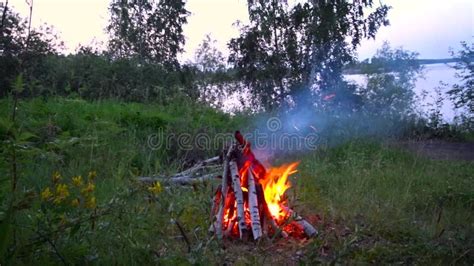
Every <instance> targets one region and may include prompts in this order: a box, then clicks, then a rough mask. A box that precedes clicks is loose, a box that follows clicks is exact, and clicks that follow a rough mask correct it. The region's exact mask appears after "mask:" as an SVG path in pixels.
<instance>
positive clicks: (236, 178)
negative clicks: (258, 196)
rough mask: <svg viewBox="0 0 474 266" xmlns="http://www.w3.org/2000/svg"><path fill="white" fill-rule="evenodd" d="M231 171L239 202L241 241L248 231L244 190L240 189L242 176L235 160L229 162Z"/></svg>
mask: <svg viewBox="0 0 474 266" xmlns="http://www.w3.org/2000/svg"><path fill="white" fill-rule="evenodd" d="M229 170H230V174H231V176H232V184H233V188H234V194H235V200H236V202H237V222H238V225H239V236H240V239H242V237H243V235H244V233H245V231H247V225H246V224H245V216H244V195H243V193H242V188H241V187H240V175H239V170H238V168H237V163H236V162H235V160H232V161H230V162H229Z"/></svg>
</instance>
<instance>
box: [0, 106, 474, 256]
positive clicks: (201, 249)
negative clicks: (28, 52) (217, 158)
mask: <svg viewBox="0 0 474 266" xmlns="http://www.w3.org/2000/svg"><path fill="white" fill-rule="evenodd" d="M10 110H11V101H9V100H8V99H5V100H0V118H2V124H1V125H2V128H0V129H1V131H0V137H1V140H2V160H0V174H1V176H2V180H3V181H2V186H1V190H0V193H1V194H0V196H1V197H0V200H1V202H2V206H1V208H0V219H1V220H2V222H3V224H2V225H0V229H2V230H3V229H4V228H5V229H4V230H8V232H9V233H11V234H6V233H5V234H2V236H0V240H2V239H5V240H6V241H7V247H6V248H5V249H4V250H2V245H0V251H2V252H3V253H4V254H5V255H4V256H3V257H2V259H1V261H2V262H5V263H12V264H15V265H16V264H18V265H21V264H33V263H35V264H37V263H40V264H64V263H66V264H100V265H104V264H105V265H109V264H127V265H128V264H132V265H134V264H138V265H142V264H209V263H210V264H223V263H237V264H262V263H266V264H268V263H278V264H288V263H298V262H300V263H306V264H314V263H315V262H322V263H377V264H380V263H417V264H432V263H435V264H449V263H458V264H472V262H473V260H474V255H473V250H474V249H473V247H474V241H473V237H472V236H473V235H474V232H473V231H474V229H473V227H474V208H473V207H474V180H473V179H474V175H473V173H474V164H473V163H469V162H455V161H431V160H427V159H424V158H420V157H417V156H415V155H412V154H410V153H407V152H405V151H402V150H398V149H396V148H392V147H388V146H386V145H384V144H381V143H374V142H368V141H366V140H365V141H364V140H353V141H350V142H348V143H346V144H343V145H340V146H338V147H334V148H330V149H323V150H319V151H317V152H312V153H306V154H304V155H301V154H300V155H298V156H297V157H296V156H293V157H291V156H288V157H287V158H279V160H280V161H286V162H287V161H291V160H299V161H301V164H300V166H299V170H300V171H299V173H298V175H297V178H296V179H295V180H294V181H293V182H294V188H292V189H291V191H290V192H289V195H290V199H291V203H292V204H293V205H294V206H295V209H296V210H297V211H298V212H299V213H301V214H302V215H303V216H305V217H308V219H309V220H311V221H313V222H314V223H315V225H316V226H317V227H318V229H319V231H320V235H319V236H318V237H317V238H315V239H313V240H311V241H308V242H304V243H301V242H299V241H293V240H280V241H277V242H276V243H269V241H262V242H261V243H258V244H242V243H238V242H236V243H230V244H229V243H226V244H225V249H224V248H223V246H222V244H221V243H219V242H217V241H216V240H215V239H214V238H212V237H210V236H208V233H207V229H208V226H209V212H210V205H211V204H210V202H211V196H212V192H213V191H214V190H215V184H213V183H208V184H203V185H199V186H196V187H190V188H182V187H171V188H167V189H164V190H163V191H162V192H161V193H159V194H158V195H156V196H152V195H151V194H150V193H149V192H148V190H147V187H145V186H143V185H142V184H138V183H136V182H134V181H133V177H135V176H136V175H148V174H155V173H170V172H175V171H177V170H178V169H181V168H183V167H185V166H186V165H188V164H190V163H192V162H193V161H194V160H198V159H202V158H205V157H208V156H209V155H215V154H217V153H218V152H219V150H220V147H215V148H214V149H210V150H201V149H199V148H197V147H193V148H192V149H191V150H189V151H183V150H180V149H178V148H177V147H178V145H177V143H176V140H170V141H169V143H168V144H169V146H170V147H171V148H170V149H165V148H163V147H162V148H159V149H156V150H155V149H150V147H149V146H148V145H147V139H148V136H149V135H150V134H155V133H157V132H162V134H163V135H164V136H169V135H171V134H176V135H177V134H179V133H190V134H191V135H192V136H195V135H197V134H199V133H207V134H210V135H211V136H215V135H216V134H218V133H227V132H232V131H233V130H234V129H236V128H240V129H243V131H245V129H246V128H247V125H249V123H248V121H250V119H251V117H248V116H243V115H237V116H234V117H230V116H228V115H225V114H222V113H220V112H217V111H215V110H212V109H210V108H205V107H202V106H199V105H197V104H194V103H190V102H179V103H175V104H173V105H168V106H159V105H152V104H149V105H144V104H135V103H119V102H114V101H105V102H95V103H91V102H86V101H82V100H70V99H51V100H48V101H43V100H40V99H35V100H29V101H22V102H20V105H19V108H18V119H17V123H16V124H15V125H14V127H13V128H14V129H15V130H12V129H11V128H8V126H6V125H7V124H8V123H7V122H5V121H7V120H8V117H9V114H10ZM12 131H15V132H16V133H14V134H13V133H12ZM27 133H28V134H27ZM22 134H23V135H22ZM12 135H15V137H12ZM20 135H22V136H23V137H19V136H20ZM335 137H336V136H335ZM11 141H13V142H15V143H17V144H18V145H17V151H18V153H17V154H18V158H17V160H18V169H19V176H20V181H19V189H18V190H17V193H16V195H15V198H14V201H13V202H14V206H13V207H12V208H9V203H10V202H12V201H11V200H12V197H11V194H10V185H9V177H10V166H11V160H10V155H11V150H10V149H9V147H11V146H9V145H10V144H9V143H11ZM91 170H95V171H97V174H98V175H97V178H96V179H95V185H96V189H95V192H94V193H95V194H94V195H95V196H96V197H97V205H98V208H97V209H96V210H93V211H91V210H89V209H85V208H73V207H70V206H54V205H51V204H49V203H45V202H43V201H41V200H40V199H39V197H40V193H41V191H42V190H43V189H44V188H45V187H47V186H52V183H51V175H52V173H53V172H54V171H59V172H60V173H61V174H62V176H63V179H62V181H61V182H64V183H67V184H69V183H70V180H71V178H72V176H76V175H82V176H83V177H86V176H87V173H88V172H89V171H91ZM12 210H14V214H15V215H14V218H13V220H10V222H8V221H7V218H8V217H9V214H11V211H12ZM315 217H317V218H315ZM174 221H178V222H179V223H180V224H181V225H182V226H183V228H184V229H185V232H186V233H185V234H186V237H187V238H188V240H189V242H190V244H189V246H188V244H186V242H185V241H184V240H183V236H182V234H181V233H180V231H179V229H178V226H177V225H176V223H175V222H174ZM6 224H8V225H11V226H10V229H8V228H7V227H5V226H4V225H6ZM0 243H2V241H0ZM295 254H299V255H298V256H296V255H295Z"/></svg>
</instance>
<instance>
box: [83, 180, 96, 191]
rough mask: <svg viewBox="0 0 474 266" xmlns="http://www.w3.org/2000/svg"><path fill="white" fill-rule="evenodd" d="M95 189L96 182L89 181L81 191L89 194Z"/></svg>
mask: <svg viewBox="0 0 474 266" xmlns="http://www.w3.org/2000/svg"><path fill="white" fill-rule="evenodd" d="M94 189H95V185H94V183H92V182H88V183H87V185H86V187H85V188H83V189H82V190H81V193H82V194H89V193H91V192H93V191H94Z"/></svg>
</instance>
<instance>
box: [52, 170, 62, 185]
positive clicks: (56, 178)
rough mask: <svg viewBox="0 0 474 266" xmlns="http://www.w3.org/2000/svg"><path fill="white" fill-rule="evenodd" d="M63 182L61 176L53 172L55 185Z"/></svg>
mask: <svg viewBox="0 0 474 266" xmlns="http://www.w3.org/2000/svg"><path fill="white" fill-rule="evenodd" d="M59 180H61V174H60V173H59V172H58V171H54V172H53V183H57V182H58V181H59Z"/></svg>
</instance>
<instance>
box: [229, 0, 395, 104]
mask: <svg viewBox="0 0 474 266" xmlns="http://www.w3.org/2000/svg"><path fill="white" fill-rule="evenodd" d="M248 3H249V15H250V21H251V24H250V25H249V26H244V27H242V28H241V36H240V37H238V38H235V39H232V40H231V41H230V43H229V47H230V49H231V55H230V57H229V62H230V63H232V64H233V65H234V67H235V68H236V69H237V71H238V74H239V77H240V78H242V80H243V81H244V83H245V84H246V85H247V86H249V87H250V89H251V94H252V98H253V99H254V101H255V102H254V103H253V104H254V105H256V106H261V107H263V108H264V109H267V110H269V109H274V108H275V107H278V106H282V105H285V104H290V103H291V102H295V101H296V102H297V103H299V104H301V105H303V106H305V105H306V104H308V103H312V102H314V101H315V102H316V103H317V104H319V105H320V106H325V105H328V103H327V102H324V101H323V100H322V98H323V97H324V96H326V95H328V94H331V93H336V94H337V96H336V99H335V100H334V101H332V102H331V104H333V105H336V106H337V105H340V104H343V102H344V101H346V99H347V98H348V97H350V96H351V95H353V94H354V88H351V87H348V86H347V84H345V83H344V82H343V79H342V67H343V66H344V65H345V64H347V63H349V62H351V61H352V60H353V54H354V51H355V49H356V47H357V45H358V44H359V43H360V41H361V40H362V39H363V38H374V36H375V33H376V32H377V30H378V28H379V27H380V26H382V25H387V24H388V21H387V20H386V18H385V17H386V15H387V12H388V9H389V7H388V6H386V5H381V6H379V7H377V8H375V9H374V11H373V12H372V13H369V14H365V11H366V8H368V7H372V5H373V2H372V1H362V2H357V1H354V2H348V1H310V2H306V3H297V4H296V5H294V6H292V7H290V6H289V5H288V3H287V2H286V1H278V0H273V1H248ZM313 88H314V89H313ZM313 94H315V95H316V97H313ZM344 104H347V103H344Z"/></svg>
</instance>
